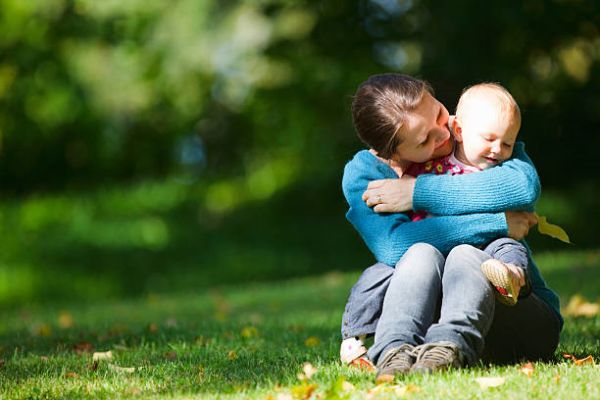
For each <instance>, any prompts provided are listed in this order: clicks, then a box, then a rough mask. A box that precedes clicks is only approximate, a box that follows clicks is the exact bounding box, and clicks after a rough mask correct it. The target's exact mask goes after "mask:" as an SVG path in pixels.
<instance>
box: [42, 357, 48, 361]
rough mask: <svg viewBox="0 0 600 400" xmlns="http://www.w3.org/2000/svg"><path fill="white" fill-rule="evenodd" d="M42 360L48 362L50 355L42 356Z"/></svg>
mask: <svg viewBox="0 0 600 400" xmlns="http://www.w3.org/2000/svg"><path fill="white" fill-rule="evenodd" d="M40 361H43V362H48V356H40Z"/></svg>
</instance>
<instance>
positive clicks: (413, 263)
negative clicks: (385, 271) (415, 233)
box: [396, 243, 445, 276]
mask: <svg viewBox="0 0 600 400" xmlns="http://www.w3.org/2000/svg"><path fill="white" fill-rule="evenodd" d="M444 262H445V259H444V256H443V255H442V253H441V252H440V251H439V250H438V249H436V248H435V247H434V246H432V245H430V244H427V243H417V244H413V245H412V246H411V247H410V248H409V249H408V250H407V251H406V253H405V254H404V256H402V258H401V259H400V261H398V263H397V264H396V271H398V270H406V269H409V268H410V269H413V268H415V269H418V271H419V274H420V275H428V273H432V274H436V275H439V276H441V275H442V273H443V270H444Z"/></svg>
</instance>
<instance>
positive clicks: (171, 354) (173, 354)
mask: <svg viewBox="0 0 600 400" xmlns="http://www.w3.org/2000/svg"><path fill="white" fill-rule="evenodd" d="M165 358H166V359H167V360H169V361H175V360H177V352H176V351H167V352H166V353H165Z"/></svg>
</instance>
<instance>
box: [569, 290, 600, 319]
mask: <svg viewBox="0 0 600 400" xmlns="http://www.w3.org/2000/svg"><path fill="white" fill-rule="evenodd" d="M598 313H600V304H598V303H590V302H588V301H587V300H586V299H585V298H584V297H583V296H580V295H578V294H576V295H573V296H572V297H571V299H570V300H569V303H568V304H567V306H566V307H565V309H564V312H563V314H564V315H565V316H572V317H588V318H592V317H595V316H596V315H598Z"/></svg>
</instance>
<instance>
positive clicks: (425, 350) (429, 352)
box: [414, 343, 456, 363]
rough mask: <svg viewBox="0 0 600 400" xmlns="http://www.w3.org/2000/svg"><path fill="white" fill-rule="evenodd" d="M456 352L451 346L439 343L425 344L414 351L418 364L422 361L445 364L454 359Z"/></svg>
mask: <svg viewBox="0 0 600 400" xmlns="http://www.w3.org/2000/svg"><path fill="white" fill-rule="evenodd" d="M455 352H456V350H455V349H454V348H453V347H452V346H449V345H443V344H439V343H425V344H422V345H420V346H417V347H416V348H415V349H414V355H415V357H416V359H417V362H418V361H420V360H427V361H432V362H435V363H445V362H447V361H448V360H449V359H451V358H452V357H454V355H455Z"/></svg>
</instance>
